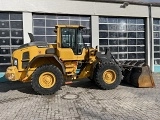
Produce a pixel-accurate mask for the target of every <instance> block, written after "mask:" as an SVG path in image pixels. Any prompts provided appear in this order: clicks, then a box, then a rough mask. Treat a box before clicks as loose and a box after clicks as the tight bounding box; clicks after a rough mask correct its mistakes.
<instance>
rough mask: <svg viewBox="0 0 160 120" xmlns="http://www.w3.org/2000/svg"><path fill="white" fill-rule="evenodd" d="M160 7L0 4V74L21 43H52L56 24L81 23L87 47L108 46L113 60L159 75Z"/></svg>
mask: <svg viewBox="0 0 160 120" xmlns="http://www.w3.org/2000/svg"><path fill="white" fill-rule="evenodd" d="M159 13H160V7H158V6H154V5H152V4H148V3H147V4H133V3H130V2H122V1H121V2H116V3H112V2H107V1H105V0H104V1H102V0H101V1H100V2H96V1H94V0H93V1H92V0H91V1H83V0H38V1H37V0H13V1H12V2H9V1H7V0H1V1H0V73H2V74H4V72H5V70H6V68H7V67H8V66H9V65H11V54H12V52H13V51H14V50H15V49H17V48H18V47H19V46H20V45H22V44H25V43H28V42H30V39H29V36H28V33H33V34H34V36H35V40H36V41H47V42H49V43H53V42H55V39H56V35H55V33H54V32H53V31H54V26H55V25H57V24H73V25H75V24H76V25H77V24H78V25H83V26H85V27H86V29H87V32H86V33H85V35H84V41H85V43H86V44H88V45H89V44H90V45H91V46H92V47H95V46H97V45H98V47H99V50H100V51H101V52H104V50H105V49H106V47H110V49H111V52H112V54H113V56H114V57H115V59H117V60H118V61H124V60H139V61H144V62H146V64H148V65H149V66H150V67H151V70H152V71H153V72H160V14H159Z"/></svg>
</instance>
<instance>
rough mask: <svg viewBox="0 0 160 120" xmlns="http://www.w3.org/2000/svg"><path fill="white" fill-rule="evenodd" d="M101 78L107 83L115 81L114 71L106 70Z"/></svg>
mask: <svg viewBox="0 0 160 120" xmlns="http://www.w3.org/2000/svg"><path fill="white" fill-rule="evenodd" d="M103 80H104V81H105V82H106V83H107V84H112V83H114V82H115V80H116V73H115V72H114V71H113V70H110V69H109V70H106V71H105V72H104V73H103Z"/></svg>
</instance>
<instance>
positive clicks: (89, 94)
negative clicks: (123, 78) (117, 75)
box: [0, 73, 160, 120]
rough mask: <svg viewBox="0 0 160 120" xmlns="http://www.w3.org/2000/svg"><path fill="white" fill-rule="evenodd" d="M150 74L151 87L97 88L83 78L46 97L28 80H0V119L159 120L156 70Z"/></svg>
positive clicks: (159, 77)
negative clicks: (152, 83) (21, 81)
mask: <svg viewBox="0 0 160 120" xmlns="http://www.w3.org/2000/svg"><path fill="white" fill-rule="evenodd" d="M153 76H154V80H155V84H156V87H155V88H135V87H133V86H130V85H128V84H126V83H121V84H120V85H119V86H118V87H117V88H116V89H113V90H100V89H99V88H98V87H97V86H96V85H94V84H93V83H92V82H91V81H89V80H83V81H80V82H76V83H73V84H70V85H65V86H62V89H61V90H59V91H58V92H57V93H56V94H54V95H48V96H42V95H38V94H36V93H35V92H34V90H33V89H32V87H31V85H30V83H20V82H5V83H0V120H160V73H159V74H154V75H153Z"/></svg>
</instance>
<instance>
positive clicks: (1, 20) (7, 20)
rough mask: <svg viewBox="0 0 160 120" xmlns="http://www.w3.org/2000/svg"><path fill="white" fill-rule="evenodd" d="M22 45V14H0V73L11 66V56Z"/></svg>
mask: <svg viewBox="0 0 160 120" xmlns="http://www.w3.org/2000/svg"><path fill="white" fill-rule="evenodd" d="M21 44H23V21H22V13H10V12H0V72H4V71H6V68H7V67H8V66H9V65H11V54H12V52H13V51H14V50H15V49H17V48H18V47H19V46H20V45H21Z"/></svg>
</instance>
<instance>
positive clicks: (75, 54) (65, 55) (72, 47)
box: [58, 28, 85, 61]
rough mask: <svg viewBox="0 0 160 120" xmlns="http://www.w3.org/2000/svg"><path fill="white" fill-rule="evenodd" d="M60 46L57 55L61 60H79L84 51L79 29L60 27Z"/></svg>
mask: <svg viewBox="0 0 160 120" xmlns="http://www.w3.org/2000/svg"><path fill="white" fill-rule="evenodd" d="M60 31H61V36H60V37H59V38H60V40H61V44H60V47H59V48H58V53H59V54H58V55H59V58H60V59H61V60H62V61H65V60H79V58H81V56H82V53H83V52H84V51H85V49H84V50H83V48H84V45H83V42H81V41H82V40H81V39H82V38H81V37H80V36H81V34H80V31H79V29H78V28H61V30H60ZM81 59H82V58H81Z"/></svg>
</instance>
